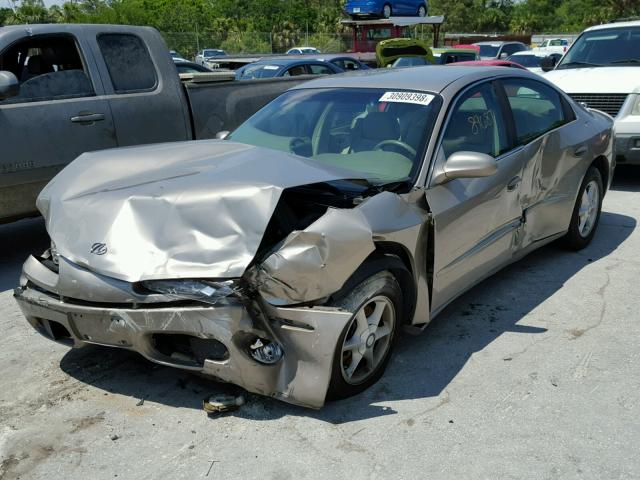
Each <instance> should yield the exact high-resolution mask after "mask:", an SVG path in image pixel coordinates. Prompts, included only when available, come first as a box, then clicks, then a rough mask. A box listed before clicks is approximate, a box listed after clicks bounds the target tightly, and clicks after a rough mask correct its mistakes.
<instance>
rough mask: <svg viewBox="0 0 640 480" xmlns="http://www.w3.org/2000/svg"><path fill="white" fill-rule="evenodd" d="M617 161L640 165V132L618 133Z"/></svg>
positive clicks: (622, 163)
mask: <svg viewBox="0 0 640 480" xmlns="http://www.w3.org/2000/svg"><path fill="white" fill-rule="evenodd" d="M615 148H616V163H617V164H619V165H640V132H638V133H637V134H628V133H624V134H621V133H616V147H615Z"/></svg>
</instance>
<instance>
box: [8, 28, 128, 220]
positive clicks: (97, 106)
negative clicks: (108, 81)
mask: <svg viewBox="0 0 640 480" xmlns="http://www.w3.org/2000/svg"><path fill="white" fill-rule="evenodd" d="M82 51H83V50H82V49H81V43H80V41H79V39H77V38H75V37H74V36H73V35H71V34H62V35H46V36H33V37H27V38H25V39H23V40H19V41H17V42H15V43H13V44H12V45H11V46H9V47H8V48H7V49H5V50H4V51H3V52H1V53H0V70H7V71H11V72H12V73H13V74H14V75H16V77H17V78H18V80H19V81H20V93H19V94H18V96H16V97H12V98H9V99H6V100H4V101H0V145H2V155H1V156H0V219H7V218H11V217H18V216H22V215H27V214H30V213H33V212H35V211H36V208H35V200H36V197H37V195H38V194H39V193H40V190H41V189H42V188H43V187H44V185H46V183H47V182H48V181H49V180H51V178H52V177H53V176H54V175H55V174H56V173H57V172H58V171H60V170H61V169H62V168H63V167H64V166H65V165H67V164H69V163H70V162H71V161H73V160H74V159H75V158H76V157H78V156H79V155H80V154H82V153H83V152H87V151H92V150H102V149H105V148H111V147H116V146H117V142H116V134H115V129H114V125H113V120H112V117H111V112H110V110H109V105H108V103H107V101H106V100H104V99H103V98H102V97H100V96H99V95H101V94H102V92H101V90H100V89H101V88H102V87H101V84H100V82H99V81H96V79H97V76H96V73H95V67H94V66H93V63H92V59H91V58H87V57H86V56H84V55H83V54H82V53H81V52H82Z"/></svg>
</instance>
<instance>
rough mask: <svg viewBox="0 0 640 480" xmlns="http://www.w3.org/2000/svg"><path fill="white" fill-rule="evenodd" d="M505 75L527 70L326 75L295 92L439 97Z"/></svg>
mask: <svg viewBox="0 0 640 480" xmlns="http://www.w3.org/2000/svg"><path fill="white" fill-rule="evenodd" d="M452 65H455V64H452ZM505 74H511V75H522V76H529V75H527V74H528V72H527V71H526V70H521V69H519V68H513V69H506V68H504V67H484V66H480V67H478V66H469V67H459V68H450V67H449V66H444V65H443V66H440V65H429V66H425V67H414V68H398V69H372V70H361V71H356V72H351V73H349V74H346V75H327V76H324V77H322V78H319V79H317V80H312V81H310V82H305V83H304V84H302V85H299V86H297V87H295V88H294V89H296V90H297V89H305V88H383V89H399V90H415V91H420V92H435V93H440V92H442V91H443V90H444V89H445V88H447V86H448V85H450V84H452V83H453V82H455V81H458V80H461V79H464V80H466V83H473V82H475V81H478V80H482V79H485V78H491V77H494V76H496V75H505Z"/></svg>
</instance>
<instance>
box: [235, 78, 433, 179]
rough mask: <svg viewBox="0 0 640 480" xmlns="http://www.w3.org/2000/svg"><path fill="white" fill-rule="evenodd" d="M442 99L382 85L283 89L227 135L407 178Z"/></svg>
mask: <svg viewBox="0 0 640 480" xmlns="http://www.w3.org/2000/svg"><path fill="white" fill-rule="evenodd" d="M440 105H441V99H440V97H439V96H437V95H435V94H431V93H424V92H421V93H418V92H407V91H388V90H381V89H355V88H341V89H308V90H293V91H290V92H286V93H285V94H283V95H281V96H280V97H278V98H277V99H276V100H274V101H273V102H271V103H270V104H269V105H267V106H266V107H264V108H263V109H262V110H260V111H259V112H258V113H256V114H255V115H254V116H253V117H251V118H250V119H249V120H247V121H246V122H245V123H243V124H242V125H241V126H240V127H238V129H237V130H236V131H235V132H233V134H232V135H230V137H229V138H230V139H231V140H233V141H235V142H241V143H246V144H249V145H255V146H258V147H265V148H270V149H273V150H280V151H282V152H286V153H293V154H295V155H300V156H303V157H307V158H311V159H313V160H315V161H318V162H321V163H324V164H326V165H330V166H334V167H341V168H346V169H349V170H353V171H356V172H359V174H360V175H359V176H358V177H362V174H364V176H365V178H366V179H367V180H374V181H375V180H380V181H382V182H389V181H398V180H404V179H408V178H411V177H413V176H414V175H415V172H416V171H417V170H418V168H419V166H420V162H421V159H422V157H423V155H424V150H425V148H426V144H427V142H428V140H429V138H430V137H431V131H432V129H433V125H434V122H435V118H436V115H437V113H438V110H439V109H440Z"/></svg>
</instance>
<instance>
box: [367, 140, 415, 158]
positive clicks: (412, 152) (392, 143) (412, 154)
mask: <svg viewBox="0 0 640 480" xmlns="http://www.w3.org/2000/svg"><path fill="white" fill-rule="evenodd" d="M386 146H390V147H399V148H401V149H402V150H404V151H405V152H407V153H408V154H409V158H415V157H416V155H417V154H418V152H416V150H415V149H414V148H413V147H412V146H411V145H408V144H406V143H404V142H401V141H400V140H383V141H382V142H380V143H379V144H377V145H376V146H375V147H373V149H374V150H383V149H384V147H386ZM399 153H400V154H402V152H399Z"/></svg>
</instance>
